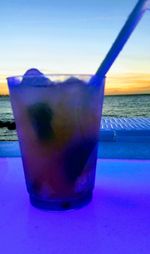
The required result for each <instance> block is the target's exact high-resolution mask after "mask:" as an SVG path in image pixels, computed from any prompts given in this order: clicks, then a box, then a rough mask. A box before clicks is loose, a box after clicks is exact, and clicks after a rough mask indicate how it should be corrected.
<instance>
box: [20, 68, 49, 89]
mask: <svg viewBox="0 0 150 254" xmlns="http://www.w3.org/2000/svg"><path fill="white" fill-rule="evenodd" d="M52 83H53V82H52V81H51V80H49V79H48V78H47V77H45V75H44V74H43V73H42V72H40V71H39V70H38V69H35V68H32V69H29V70H28V71H26V72H25V74H24V75H23V80H22V83H21V85H25V86H49V85H50V84H52Z"/></svg>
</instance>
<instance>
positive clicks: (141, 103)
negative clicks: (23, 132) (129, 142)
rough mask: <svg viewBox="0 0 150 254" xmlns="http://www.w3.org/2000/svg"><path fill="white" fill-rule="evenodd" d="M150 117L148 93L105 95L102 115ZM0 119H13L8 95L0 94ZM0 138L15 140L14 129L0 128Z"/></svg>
mask: <svg viewBox="0 0 150 254" xmlns="http://www.w3.org/2000/svg"><path fill="white" fill-rule="evenodd" d="M105 116H107V117H150V94H149V95H113V96H105V98H104V107H103V117H105ZM0 121H2V122H7V121H10V122H12V121H14V117H13V113H12V109H11V105H10V99H9V96H0ZM0 140H17V136H16V131H15V130H8V128H7V127H3V128H0Z"/></svg>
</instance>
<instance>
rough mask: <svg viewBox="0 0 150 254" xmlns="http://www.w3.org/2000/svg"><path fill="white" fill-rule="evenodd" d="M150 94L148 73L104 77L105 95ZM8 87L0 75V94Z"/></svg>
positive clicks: (4, 93) (6, 90)
mask: <svg viewBox="0 0 150 254" xmlns="http://www.w3.org/2000/svg"><path fill="white" fill-rule="evenodd" d="M145 93H149V94H150V74H148V73H145V74H144V73H141V74H135V73H126V74H125V73H124V74H114V75H113V74H112V75H111V76H108V77H107V79H106V90H105V94H106V95H111V94H114V95H115V94H145ZM7 94H8V88H7V84H6V79H5V77H4V76H1V77H0V95H7Z"/></svg>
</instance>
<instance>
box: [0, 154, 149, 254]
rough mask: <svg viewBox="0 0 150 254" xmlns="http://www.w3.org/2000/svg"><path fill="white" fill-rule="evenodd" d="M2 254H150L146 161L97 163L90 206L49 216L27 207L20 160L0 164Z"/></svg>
mask: <svg viewBox="0 0 150 254" xmlns="http://www.w3.org/2000/svg"><path fill="white" fill-rule="evenodd" d="M0 214H1V216H0V218H1V219H0V250H1V253H7V254H9V253H11V254H17V253H21V254H25V253H33V254H37V253H40V254H41V253H44V254H47V253H49V254H51V253H56V254H59V253H63V254H67V253H69V254H70V253H71V254H76V253H86V254H93V253H94V254H103V253H104V254H107V253H108V254H113V253H115V254H124V253H126V254H130V253H131V254H133V253H134V254H149V253H150V161H133V160H130V161H128V160H124V161H123V160H98V163H97V175H96V184H95V190H94V195H93V200H92V202H91V203H90V204H88V205H87V206H85V207H84V208H81V209H78V210H70V211H63V212H49V211H42V210H40V209H37V208H34V207H32V206H31V204H30V202H29V199H28V194H27V191H26V187H25V181H24V175H23V169H22V162H21V158H0Z"/></svg>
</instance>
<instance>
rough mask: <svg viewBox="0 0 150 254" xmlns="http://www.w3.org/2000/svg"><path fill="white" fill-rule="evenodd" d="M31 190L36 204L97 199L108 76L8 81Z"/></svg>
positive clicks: (32, 75) (33, 73)
mask: <svg viewBox="0 0 150 254" xmlns="http://www.w3.org/2000/svg"><path fill="white" fill-rule="evenodd" d="M8 85H9V91H10V98H11V103H12V108H13V113H14V117H15V121H16V127H17V133H18V137H19V143H20V148H21V153H22V160H23V167H24V174H25V178H26V184H27V189H28V192H29V195H30V199H31V202H32V204H33V205H35V206H40V207H42V208H47V209H67V208H73V207H80V206H82V205H83V204H84V203H87V202H88V201H89V200H90V199H91V197H92V191H93V187H94V180H95V168H96V160H97V146H98V136H99V128H100V118H101V112H102V103H103V95H104V78H103V79H101V80H99V81H96V80H95V81H94V82H93V83H89V82H88V81H87V80H85V76H81V77H80V79H79V77H76V76H70V77H69V76H66V75H64V76H62V75H58V76H57V75H56V76H54V75H53V76H49V77H48V76H44V75H43V74H42V73H40V72H39V71H38V70H35V69H31V70H29V71H27V73H26V74H25V75H24V76H23V77H12V78H8Z"/></svg>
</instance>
